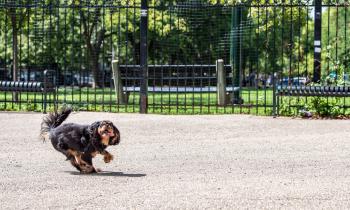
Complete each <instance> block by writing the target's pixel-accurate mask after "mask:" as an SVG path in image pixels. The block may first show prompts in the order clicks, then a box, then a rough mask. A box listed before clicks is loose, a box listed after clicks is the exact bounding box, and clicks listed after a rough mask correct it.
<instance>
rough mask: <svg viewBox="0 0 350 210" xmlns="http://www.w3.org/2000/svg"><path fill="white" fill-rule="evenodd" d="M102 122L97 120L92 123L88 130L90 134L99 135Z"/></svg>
mask: <svg viewBox="0 0 350 210" xmlns="http://www.w3.org/2000/svg"><path fill="white" fill-rule="evenodd" d="M100 124H101V122H99V121H97V122H94V123H92V124H91V125H90V126H89V127H88V132H89V134H90V136H97V135H98V127H99V126H100Z"/></svg>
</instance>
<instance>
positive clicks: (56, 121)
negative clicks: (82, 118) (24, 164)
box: [40, 107, 72, 141]
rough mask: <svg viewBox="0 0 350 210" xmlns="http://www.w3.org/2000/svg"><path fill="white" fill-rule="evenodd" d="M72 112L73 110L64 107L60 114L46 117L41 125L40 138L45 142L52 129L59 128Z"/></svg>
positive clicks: (53, 113) (55, 113)
mask: <svg viewBox="0 0 350 210" xmlns="http://www.w3.org/2000/svg"><path fill="white" fill-rule="evenodd" d="M71 112H72V108H70V107H63V108H62V109H61V111H60V112H57V111H55V112H50V113H49V114H48V115H47V116H45V117H44V119H43V122H42V123H41V129H40V137H41V139H42V140H43V141H45V139H46V137H47V136H48V134H49V132H50V130H51V129H53V128H56V127H58V126H59V125H61V124H62V123H63V121H65V120H66V119H67V117H68V116H69V114H70V113H71Z"/></svg>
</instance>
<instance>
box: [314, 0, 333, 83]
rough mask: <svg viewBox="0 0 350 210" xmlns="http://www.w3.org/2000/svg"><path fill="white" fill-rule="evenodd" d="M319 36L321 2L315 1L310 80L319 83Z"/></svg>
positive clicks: (320, 0) (320, 31) (320, 28)
mask: <svg viewBox="0 0 350 210" xmlns="http://www.w3.org/2000/svg"><path fill="white" fill-rule="evenodd" d="M328 24H329V23H328ZM321 34H322V0H315V25H314V76H313V80H312V81H313V82H319V81H320V79H321V49H322V48H321Z"/></svg>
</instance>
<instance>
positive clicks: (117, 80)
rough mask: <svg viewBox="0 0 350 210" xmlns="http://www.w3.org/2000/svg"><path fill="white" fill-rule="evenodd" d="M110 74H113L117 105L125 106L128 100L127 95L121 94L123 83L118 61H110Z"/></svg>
mask: <svg viewBox="0 0 350 210" xmlns="http://www.w3.org/2000/svg"><path fill="white" fill-rule="evenodd" d="M112 72H113V81H114V91H115V95H116V100H117V104H126V101H128V98H127V94H126V95H124V93H123V83H122V78H121V73H120V69H119V61H118V60H112Z"/></svg>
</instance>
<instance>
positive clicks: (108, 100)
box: [0, 87, 350, 115]
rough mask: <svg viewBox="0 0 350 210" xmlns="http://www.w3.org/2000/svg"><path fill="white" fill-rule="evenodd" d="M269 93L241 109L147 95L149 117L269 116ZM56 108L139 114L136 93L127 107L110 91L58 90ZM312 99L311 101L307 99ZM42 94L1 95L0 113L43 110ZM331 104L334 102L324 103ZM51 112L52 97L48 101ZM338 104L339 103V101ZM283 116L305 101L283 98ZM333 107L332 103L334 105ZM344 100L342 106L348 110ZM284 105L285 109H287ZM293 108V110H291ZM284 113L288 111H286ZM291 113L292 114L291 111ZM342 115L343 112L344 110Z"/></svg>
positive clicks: (247, 97) (211, 98)
mask: <svg viewBox="0 0 350 210" xmlns="http://www.w3.org/2000/svg"><path fill="white" fill-rule="evenodd" d="M272 93H273V92H272V89H247V88H246V89H243V90H242V91H241V97H242V98H243V100H244V103H243V104H242V105H232V104H230V105H227V106H217V105H216V104H217V99H216V93H178V94H176V93H152V92H149V93H148V113H156V114H234V113H235V114H238V113H241V114H255V115H272V112H273V110H272V107H273V94H272ZM57 98H58V105H62V104H70V105H72V106H73V108H74V109H76V110H79V111H104V112H119V113H133V112H135V113H137V112H139V98H140V97H139V92H131V93H130V95H129V99H128V103H127V104H117V102H116V96H115V93H114V90H113V89H111V88H104V89H102V88H99V89H93V88H68V87H67V88H60V89H58V92H57ZM309 98H311V97H309ZM42 99H43V95H42V94H41V93H20V94H19V100H18V102H13V98H12V93H10V92H0V110H11V111H38V112H41V111H42V110H43V104H42V101H43V100H42ZM327 100H329V102H330V103H332V102H333V101H334V100H336V99H333V98H329V99H327ZM48 101H49V109H53V96H50V97H49V99H48ZM338 101H339V100H338ZM281 102H282V105H281V108H282V114H285V115H293V114H292V113H293V112H294V113H297V111H298V110H297V109H298V108H300V106H303V103H304V105H305V100H304V99H300V98H299V97H283V99H282V101H281ZM333 104H334V103H333ZM349 104H350V99H349V98H345V99H344V100H343V101H342V104H341V105H342V106H348V105H349ZM286 105H287V106H286ZM293 107H294V108H293ZM286 109H288V110H287V111H286ZM291 110H294V111H291ZM344 112H345V109H344Z"/></svg>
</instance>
